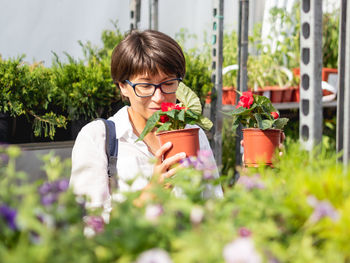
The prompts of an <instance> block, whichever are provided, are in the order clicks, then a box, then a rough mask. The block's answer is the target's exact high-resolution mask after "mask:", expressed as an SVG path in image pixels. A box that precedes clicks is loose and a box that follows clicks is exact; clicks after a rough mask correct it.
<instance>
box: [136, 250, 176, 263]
mask: <svg viewBox="0 0 350 263" xmlns="http://www.w3.org/2000/svg"><path fill="white" fill-rule="evenodd" d="M136 263H172V260H171V258H170V256H169V254H168V252H166V251H165V250H163V249H160V248H153V249H150V250H147V251H145V252H143V253H141V254H140V256H139V257H138V258H137V261H136Z"/></svg>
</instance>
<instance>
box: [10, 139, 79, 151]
mask: <svg viewBox="0 0 350 263" xmlns="http://www.w3.org/2000/svg"><path fill="white" fill-rule="evenodd" d="M13 145H15V146H18V147H19V148H21V150H23V151H35V150H49V149H52V150H53V149H61V148H72V147H73V145H74V141H52V142H34V143H19V144H13Z"/></svg>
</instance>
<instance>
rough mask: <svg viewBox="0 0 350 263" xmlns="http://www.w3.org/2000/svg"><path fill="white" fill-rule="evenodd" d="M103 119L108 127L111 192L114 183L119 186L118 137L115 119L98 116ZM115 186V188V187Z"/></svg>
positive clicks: (107, 151) (107, 153)
mask: <svg viewBox="0 0 350 263" xmlns="http://www.w3.org/2000/svg"><path fill="white" fill-rule="evenodd" d="M97 120H101V121H103V123H104V125H105V128H106V143H105V150H106V155H107V161H108V164H107V173H108V179H109V182H108V183H109V192H110V193H111V190H112V185H113V186H114V187H118V181H117V160H118V139H117V137H116V131H115V124H114V121H111V120H106V119H103V118H98V119H97ZM114 187H113V188H114Z"/></svg>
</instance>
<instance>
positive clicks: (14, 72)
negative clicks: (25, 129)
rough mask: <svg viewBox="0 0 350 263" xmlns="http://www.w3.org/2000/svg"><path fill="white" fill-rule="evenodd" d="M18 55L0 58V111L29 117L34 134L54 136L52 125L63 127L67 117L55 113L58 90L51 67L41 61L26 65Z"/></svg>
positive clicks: (53, 126)
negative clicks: (14, 57) (16, 56)
mask: <svg viewBox="0 0 350 263" xmlns="http://www.w3.org/2000/svg"><path fill="white" fill-rule="evenodd" d="M22 59H23V57H21V58H18V59H8V60H2V59H0V112H9V113H10V115H11V116H21V115H25V116H26V117H27V118H29V119H30V120H32V122H33V129H34V134H35V135H36V136H40V135H41V134H42V132H44V136H45V137H46V136H50V137H51V138H53V136H54V134H55V126H57V127H66V124H67V121H66V117H65V116H64V115H62V114H61V113H56V112H55V111H54V109H55V108H56V106H57V105H56V104H55V103H56V101H55V97H54V95H53V94H55V92H57V87H56V86H55V83H54V76H53V74H52V71H51V70H50V69H48V68H45V67H44V66H42V65H41V64H40V63H34V64H33V65H28V64H26V63H24V62H22Z"/></svg>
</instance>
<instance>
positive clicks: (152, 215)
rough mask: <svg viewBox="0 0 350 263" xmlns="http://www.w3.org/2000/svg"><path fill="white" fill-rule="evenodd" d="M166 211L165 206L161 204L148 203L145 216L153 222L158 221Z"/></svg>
mask: <svg viewBox="0 0 350 263" xmlns="http://www.w3.org/2000/svg"><path fill="white" fill-rule="evenodd" d="M163 213H164V210H163V206H162V205H160V204H155V205H148V206H147V207H146V211H145V217H146V219H147V220H149V221H151V222H157V221H158V218H159V217H160V216H161V215H162V214H163Z"/></svg>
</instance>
